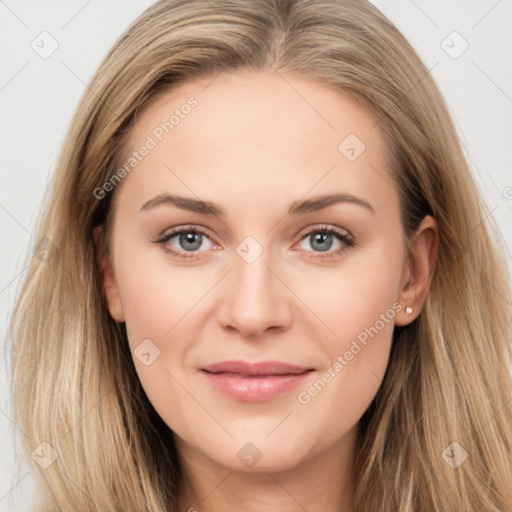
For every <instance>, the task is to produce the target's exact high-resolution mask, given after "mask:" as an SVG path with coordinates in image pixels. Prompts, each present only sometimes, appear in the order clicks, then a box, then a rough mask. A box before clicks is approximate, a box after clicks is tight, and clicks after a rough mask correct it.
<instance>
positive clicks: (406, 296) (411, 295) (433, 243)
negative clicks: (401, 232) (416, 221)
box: [395, 215, 439, 325]
mask: <svg viewBox="0 0 512 512" xmlns="http://www.w3.org/2000/svg"><path fill="white" fill-rule="evenodd" d="M438 245H439V236H438V231H437V223H436V221H435V219H434V218H433V217H432V216H430V215H427V216H426V217H425V218H424V219H423V220H422V221H421V223H420V225H419V227H418V229H417V230H416V233H415V234H414V236H413V238H412V240H411V242H410V243H409V246H408V249H407V259H406V261H405V263H404V265H405V268H404V272H405V275H406V279H405V285H404V286H403V288H402V290H401V292H400V294H399V297H398V302H399V303H400V304H401V306H402V308H401V310H400V312H399V313H398V314H397V315H396V317H395V325H407V324H410V323H411V322H412V321H413V320H415V319H416V318H417V317H418V316H419V314H420V312H421V308H422V307H423V303H424V302H425V298H426V296H427V293H428V290H429V288H430V284H431V282H432V277H433V275H434V270H435V264H436V258H437V249H438Z"/></svg>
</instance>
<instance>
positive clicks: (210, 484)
mask: <svg viewBox="0 0 512 512" xmlns="http://www.w3.org/2000/svg"><path fill="white" fill-rule="evenodd" d="M356 435H357V429H353V430H352V431H350V432H348V433H347V434H346V435H345V436H344V437H343V438H341V439H340V440H338V441H337V442H336V443H335V444H334V445H331V446H329V447H327V449H325V450H324V451H322V452H320V453H318V454H315V455H313V456H312V457H310V458H307V459H304V460H303V461H301V462H300V463H299V464H297V465H296V466H294V467H292V468H289V469H285V470H281V471H276V472H270V471H260V472H258V471H238V470H237V469H232V468H228V467H225V466H222V465H219V464H217V463H215V462H214V461H212V460H211V459H209V458H208V457H206V455H204V454H202V453H199V452H197V451H196V450H195V449H194V448H193V447H191V446H190V445H187V444H186V443H185V442H184V441H183V440H181V439H178V438H177V437H176V438H175V441H176V445H177V447H178V453H179V458H180V467H181V484H180V488H179V492H178V507H177V510H179V511H187V512H196V511H197V512H220V511H222V512H235V511H236V512H238V511H240V510H243V511H244V512H271V511H272V512H292V511H293V512H296V511H297V510H322V512H353V509H352V507H351V500H352V492H353V479H352V460H353V455H354V448H355V442H356Z"/></svg>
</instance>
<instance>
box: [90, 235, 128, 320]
mask: <svg viewBox="0 0 512 512" xmlns="http://www.w3.org/2000/svg"><path fill="white" fill-rule="evenodd" d="M93 236H94V243H95V244H96V265H97V266H98V271H99V273H100V278H101V284H102V286H103V290H104V291H105V296H106V299H107V304H108V310H109V312H110V316H111V317H112V318H113V319H114V320H115V321H116V322H124V313H123V306H122V304H121V298H120V296H119V290H118V289H117V284H116V280H115V277H114V272H113V269H112V263H111V262H110V256H109V253H108V251H107V250H106V248H105V233H104V231H103V227H101V226H98V227H96V228H94V231H93Z"/></svg>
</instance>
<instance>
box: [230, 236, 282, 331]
mask: <svg viewBox="0 0 512 512" xmlns="http://www.w3.org/2000/svg"><path fill="white" fill-rule="evenodd" d="M258 252H259V254H258ZM271 260H272V258H271V255H270V251H267V250H263V247H261V246H260V249H258V247H257V246H256V245H255V244H254V241H251V240H248V241H246V242H242V243H241V244H240V245H239V246H238V247H237V254H234V255H233V265H234V269H233V272H232V273H231V279H230V281H229V282H230V285H229V289H228V291H227V295H226V297H225V300H224V301H223V310H222V314H221V317H220V321H221V322H222V323H223V324H224V325H225V326H227V325H229V326H231V327H234V328H236V329H237V330H239V331H240V332H242V333H244V334H246V335H248V334H251V335H253V334H258V333H259V332H263V331H265V330H266V329H268V328H269V327H283V326H286V325H287V324H288V322H289V321H290V319H291V316H290V315H291V312H290V307H289V303H288V299H289V298H287V296H286V289H285V287H284V286H283V285H282V283H280V281H279V279H276V277H275V276H274V274H273V272H271V271H270V269H269V268H268V267H270V268H272V267H273V265H272V261H271Z"/></svg>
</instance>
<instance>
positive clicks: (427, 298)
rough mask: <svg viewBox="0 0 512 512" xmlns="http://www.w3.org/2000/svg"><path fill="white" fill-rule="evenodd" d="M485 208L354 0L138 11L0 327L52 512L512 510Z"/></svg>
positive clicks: (95, 93)
mask: <svg viewBox="0 0 512 512" xmlns="http://www.w3.org/2000/svg"><path fill="white" fill-rule="evenodd" d="M485 217H486V213H485V212H484V211H482V206H481V202H480V198H479V195H478V191H477V189H476V186H475V184H474V182H473V179H472V177H471V175H470V173H469V170H468V166H467V163H466V162H465V160H464V156H463V153H462V150H461V147H460V144H459V141H458V139H457V136H456V132H455V129H454V127H453V125H452V122H451V120H450V117H449V114H448V112H447V108H446V105H445V103H444V101H443V99H442V97H441V95H440V93H439V91H438V89H437V87H436V85H435V83H434V82H433V80H432V78H431V77H430V75H429V74H428V72H427V70H426V68H425V67H424V65H423V64H422V63H421V61H420V59H419V58H418V56H417V55H416V54H415V52H414V51H413V49H412V48H411V46H410V45H409V44H408V43H407V42H406V41H405V40H404V38H403V36H402V35H401V34H400V33H399V32H398V31H397V29H396V28H395V27H394V26H393V25H392V24H391V23H390V22H389V21H388V20H387V19H386V18H385V17H384V16H383V15H382V14H381V13H380V12H379V11H378V10H377V9H376V8H375V7H373V6H372V5H371V4H369V3H367V2H363V1H340V0H338V1H320V2H309V1H298V2H284V1H278V0H275V1H270V0H255V1H250V2H249V1H248V2H229V1H215V2H212V1H209V2H206V3H205V2H201V1H199V0H198V1H191V2H186V3H182V2H178V1H175V0H166V1H160V2H157V3H156V4H154V5H153V6H151V7H150V8H149V9H148V10H147V11H146V12H145V13H143V14H142V16H141V17H140V18H139V19H138V20H136V21H135V22H134V24H133V25H132V26H131V27H130V28H129V29H128V30H127V31H126V32H125V34H124V35H123V36H122V37H121V38H120V39H119V40H118V41H117V43H116V44H115V45H114V47H113V49H112V50H111V52H110V53H109V55H108V56H107V57H106V59H105V60H104V62H103V63H102V64H101V66H100V68H99V70H98V72H97V73H96V75H95V77H94V78H93V79H92V81H91V83H90V86H89V88H88V90H87V91H86V93H85V94H84V97H83V98H82V101H81V103H80V105H79V107H78V111H77V112H76V114H75V117H74V120H73V122H72V125H71V127H70V130H69V133H68V136H67V139H66V141H65V144H64V148H63V151H62V155H61V158H60V161H59V163H58V167H57V170H56V173H55V177H54V183H53V190H52V194H51V196H50V198H49V200H48V204H47V207H46V210H45V212H44V215H43V218H42V220H41V225H40V228H39V240H40V243H39V245H40V247H41V248H42V250H41V251H36V257H34V258H33V260H32V263H31V267H30V270H29V273H28V275H27V279H26V282H25V285H24V288H23V290H22V292H21V296H20V298H19V302H18V304H17V308H16V311H15V315H14V319H13V327H12V337H13V386H14V389H15V393H16V394H15V412H16V417H15V420H16V421H17V422H20V424H22V425H24V431H25V432H26V433H27V436H28V438H30V439H31V440H32V442H31V443H30V444H29V445H27V446H26V449H27V453H28V454H30V456H31V457H32V459H33V460H34V462H35V463H37V464H36V467H38V469H39V472H40V476H41V483H42V486H41V489H42V492H43V493H44V496H43V501H44V507H45V508H44V509H45V510H49V509H50V508H51V509H52V510H74V511H77V510H80V511H81V510H84V511H85V510H105V511H106V510H109V511H110V510H124V511H127V510H134V511H135V510H151V511H164V510H189V511H192V510H198V511H212V510H215V511H216V510H223V511H225V510H235V509H236V510H239V509H243V510H248V511H251V510H258V511H262V510H287V511H288V510H289V511H291V510H311V511H313V510H320V509H321V510H323V511H344V512H359V511H368V512H369V511H375V510H385V511H400V512H412V511H415V512H427V511H428V512H432V511H443V512H446V511H457V512H459V511H461V510H468V511H477V510H486V511H495V512H498V511H500V512H503V511H508V510H512V505H511V504H512V488H511V484H510V482H511V481H512V462H511V454H512V427H511V422H510V412H511V405H510V396H511V391H512V390H511V383H510V374H509V368H510V362H511V361H510V348H511V346H510V339H511V336H510V335H511V322H510V308H509V304H510V288H509V285H508V282H507V278H506V270H505V266H504V262H503V258H502V256H501V254H500V253H499V252H498V250H497V249H496V245H495V241H494V240H493V238H492V237H491V233H490V230H489V228H488V227H487V225H486V224H485V223H484V222H483V219H484V218H485ZM189 244H191V245H189ZM41 254H43V255H44V257H41ZM26 376H30V378H29V379H27V378H26ZM34 440H37V442H36V443H34V442H33V441H34Z"/></svg>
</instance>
